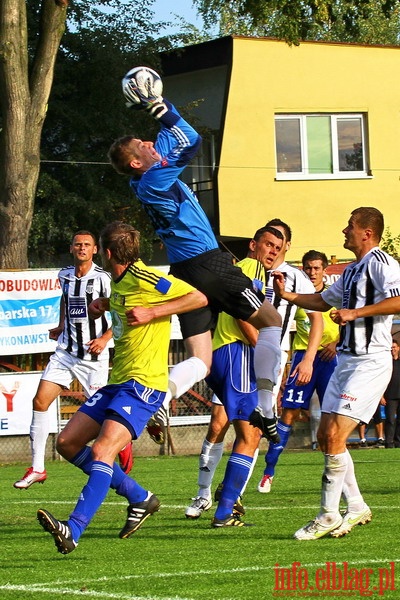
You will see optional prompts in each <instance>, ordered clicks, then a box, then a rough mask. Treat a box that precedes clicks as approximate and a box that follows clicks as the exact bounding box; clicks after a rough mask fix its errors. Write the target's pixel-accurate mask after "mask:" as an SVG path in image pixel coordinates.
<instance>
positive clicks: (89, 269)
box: [14, 230, 132, 489]
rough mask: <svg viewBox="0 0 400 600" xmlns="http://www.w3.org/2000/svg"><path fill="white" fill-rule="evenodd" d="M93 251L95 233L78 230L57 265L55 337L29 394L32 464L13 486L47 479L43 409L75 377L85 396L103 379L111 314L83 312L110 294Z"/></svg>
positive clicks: (46, 427)
mask: <svg viewBox="0 0 400 600" xmlns="http://www.w3.org/2000/svg"><path fill="white" fill-rule="evenodd" d="M96 252H97V245H96V240H95V237H94V235H93V234H92V233H90V231H85V230H80V231H78V232H77V233H76V234H75V235H74V237H73V239H72V242H71V246H70V253H71V254H72V256H73V263H74V264H73V265H71V266H68V267H65V268H62V269H61V270H60V272H59V274H58V279H59V282H60V288H61V306H60V320H59V325H58V327H55V328H54V329H51V330H50V331H49V337H50V339H52V340H56V341H57V348H56V350H55V352H54V354H52V356H51V357H50V360H49V363H48V364H47V366H46V369H45V370H44V372H43V374H42V377H41V379H40V383H39V386H38V389H37V391H36V394H35V396H34V398H33V401H32V402H33V413H32V423H31V426H30V439H31V451H32V465H31V467H29V468H28V469H27V470H26V472H25V474H24V475H23V477H22V478H21V479H19V480H18V481H16V482H15V483H14V487H15V488H17V489H27V488H29V487H30V486H31V485H32V484H34V483H43V482H44V481H45V480H46V479H47V473H46V470H45V465H44V459H45V450H46V442H47V438H48V436H49V416H48V409H49V406H50V404H51V403H52V402H54V400H55V399H56V398H57V396H59V394H60V393H61V392H62V390H65V389H69V387H70V385H71V383H72V381H73V380H74V379H77V380H78V381H79V382H80V383H81V385H82V387H83V391H84V394H85V397H86V398H89V397H90V396H92V395H93V394H94V393H95V392H96V391H97V390H98V389H100V388H101V387H103V386H104V385H105V384H106V383H107V379H108V369H109V356H110V352H109V348H110V345H112V341H111V338H112V330H111V318H110V317H106V316H105V317H104V318H102V319H99V320H97V321H95V320H93V319H91V318H90V317H89V315H88V306H89V304H90V303H91V302H92V300H94V299H96V298H99V297H103V296H105V297H108V296H109V295H110V285H111V278H110V275H109V273H106V272H105V271H104V270H103V269H102V268H101V267H99V266H98V265H96V264H95V263H94V262H93V256H94V254H96ZM124 461H125V462H126V465H125V468H126V469H127V470H129V469H130V467H131V466H132V451H131V446H129V447H128V448H127V451H126V452H125V454H124Z"/></svg>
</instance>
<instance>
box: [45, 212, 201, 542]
mask: <svg viewBox="0 0 400 600" xmlns="http://www.w3.org/2000/svg"><path fill="white" fill-rule="evenodd" d="M100 254H101V257H102V261H103V266H104V268H105V269H106V270H108V271H110V273H111V277H112V282H111V296H110V298H101V299H100V298H99V299H97V300H96V301H94V302H93V303H92V304H91V305H90V311H91V314H92V316H93V317H101V316H102V315H103V314H104V312H105V311H107V310H110V311H111V317H112V329H113V336H114V341H115V358H114V364H113V368H112V371H111V376H110V380H109V383H108V384H107V385H106V386H105V387H103V388H101V389H100V390H99V391H98V392H97V393H96V394H94V395H93V396H92V397H91V398H89V399H88V400H87V401H86V402H85V404H83V405H82V406H81V408H80V409H79V410H78V411H77V412H76V413H75V415H74V416H73V417H72V419H71V420H70V421H69V422H68V424H67V425H66V427H65V429H64V430H63V431H62V432H61V433H60V435H59V436H58V439H57V450H58V452H59V453H60V454H61V455H62V456H63V457H64V458H66V459H67V460H68V461H70V462H71V463H72V464H74V465H76V466H77V467H79V468H80V469H82V470H83V471H84V472H85V473H86V474H87V475H89V479H88V482H87V484H86V485H85V486H84V488H83V490H82V492H81V494H80V497H79V500H78V502H77V504H76V506H75V509H74V511H73V512H72V513H71V515H70V516H69V519H68V521H59V520H58V519H56V518H55V517H53V516H52V515H51V514H50V513H49V512H48V511H46V510H43V509H40V510H39V511H38V514H37V516H38V520H39V523H40V524H41V526H42V527H43V529H45V531H48V532H49V533H50V534H51V535H52V536H53V538H54V540H55V544H56V546H57V549H58V551H59V552H61V553H62V554H68V553H69V552H72V551H73V550H74V549H75V548H76V546H77V544H78V540H79V538H80V536H81V535H82V533H83V532H84V530H85V529H86V527H87V526H88V525H89V523H90V521H91V520H92V518H93V516H94V514H95V513H96V511H97V510H98V508H99V507H100V505H101V504H102V502H103V500H104V499H105V497H106V495H107V492H108V490H109V488H110V487H111V488H113V489H115V491H116V493H117V494H119V495H121V496H124V497H125V498H126V499H127V500H128V502H129V506H128V516H127V521H126V523H125V526H124V527H123V528H122V530H121V531H120V533H119V537H120V538H127V537H129V536H130V535H131V534H132V533H134V532H135V531H137V529H139V527H140V526H141V525H142V523H143V522H144V520H145V519H146V518H147V517H149V516H150V515H152V514H153V513H154V512H156V511H157V510H158V508H159V506H160V502H159V500H158V498H157V497H156V496H155V495H154V494H152V493H151V492H149V491H147V490H145V489H144V488H142V487H141V486H140V485H139V484H138V483H137V482H136V481H135V480H134V479H132V478H130V477H128V476H127V475H126V474H125V473H124V472H123V471H122V470H121V468H120V467H119V466H118V465H117V464H116V463H115V456H116V455H117V454H118V452H119V451H120V450H121V448H123V447H124V446H125V445H126V444H127V443H129V442H130V441H131V440H132V439H137V438H138V437H139V436H140V434H141V433H142V431H143V429H144V427H145V426H146V423H147V422H148V420H149V418H150V417H151V415H152V414H154V413H155V412H156V410H157V409H158V408H159V407H160V406H161V404H162V402H163V400H164V398H165V393H166V391H167V388H168V347H169V340H170V316H171V315H172V314H174V313H175V314H180V313H186V312H190V311H191V310H194V309H197V308H201V307H203V306H206V304H207V299H206V297H205V296H204V295H203V294H202V293H201V292H198V291H197V290H195V289H194V288H193V287H192V286H190V285H189V284H187V283H185V282H183V281H181V280H179V279H176V278H174V277H172V276H168V275H164V273H161V272H160V271H157V270H156V269H153V268H151V267H146V265H145V264H144V263H143V262H142V261H141V260H140V259H139V232H138V231H136V230H135V229H134V228H133V227H132V226H131V225H128V224H126V223H122V222H118V221H117V222H114V223H111V224H110V225H108V226H107V227H105V229H104V230H103V231H102V233H101V234H100ZM92 440H94V443H93V446H92V447H91V448H90V447H89V446H88V445H87V444H88V443H89V442H90V441H92Z"/></svg>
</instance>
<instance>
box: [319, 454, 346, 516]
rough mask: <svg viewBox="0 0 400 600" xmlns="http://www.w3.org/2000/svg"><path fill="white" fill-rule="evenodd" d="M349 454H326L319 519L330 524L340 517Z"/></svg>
mask: <svg viewBox="0 0 400 600" xmlns="http://www.w3.org/2000/svg"><path fill="white" fill-rule="evenodd" d="M347 463H348V454H347V453H346V452H343V453H341V454H325V469H324V473H323V475H322V494H321V512H320V514H319V517H322V519H323V521H325V522H327V523H330V522H331V521H332V520H334V519H336V518H337V517H338V516H339V515H340V511H339V506H340V497H341V495H342V490H343V482H344V478H345V476H346V471H347Z"/></svg>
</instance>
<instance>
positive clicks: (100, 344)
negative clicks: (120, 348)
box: [87, 327, 112, 354]
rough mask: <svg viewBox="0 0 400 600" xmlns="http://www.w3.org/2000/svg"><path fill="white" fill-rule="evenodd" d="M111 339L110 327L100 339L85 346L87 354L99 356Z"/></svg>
mask: <svg viewBox="0 0 400 600" xmlns="http://www.w3.org/2000/svg"><path fill="white" fill-rule="evenodd" d="M111 338H112V328H111V327H110V328H109V329H107V331H106V332H105V333H103V335H101V336H100V337H98V338H94V339H93V340H90V342H89V343H88V344H87V346H88V352H90V354H101V352H103V350H104V348H105V347H106V346H107V344H108V342H109V341H110V339H111Z"/></svg>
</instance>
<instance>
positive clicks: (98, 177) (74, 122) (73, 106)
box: [29, 0, 198, 266]
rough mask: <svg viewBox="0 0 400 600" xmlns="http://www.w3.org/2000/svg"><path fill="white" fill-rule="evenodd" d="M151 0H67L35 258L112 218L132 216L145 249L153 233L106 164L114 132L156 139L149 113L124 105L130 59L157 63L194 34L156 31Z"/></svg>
mask: <svg viewBox="0 0 400 600" xmlns="http://www.w3.org/2000/svg"><path fill="white" fill-rule="evenodd" d="M152 4H153V0H140V1H137V2H135V4H134V10H133V5H132V2H130V1H127V0H109V1H108V2H103V3H102V4H101V5H93V3H91V2H88V1H86V0H76V1H75V2H74V5H73V6H72V7H71V10H70V12H69V17H68V20H67V31H66V32H65V34H64V36H63V38H62V42H61V46H60V50H59V53H58V57H57V63H56V69H55V77H54V84H53V88H52V93H51V97H50V101H49V107H48V113H47V118H46V122H45V125H44V128H43V136H42V148H41V151H42V165H41V176H40V179H39V184H38V188H37V195H36V205H35V213H34V217H33V222H32V229H31V234H30V238H29V258H30V264H31V265H32V266H37V265H41V266H45V265H54V264H57V262H58V261H57V257H59V256H60V255H62V254H63V253H65V251H66V249H68V246H69V243H70V240H71V238H72V235H73V233H74V231H76V230H78V229H81V228H84V229H89V230H91V231H93V233H95V234H96V235H97V234H98V233H99V231H100V230H101V228H102V227H103V226H104V225H105V224H106V223H108V222H110V221H111V220H115V219H123V220H129V221H130V222H132V223H134V224H135V226H136V227H137V228H138V229H139V230H140V231H141V233H142V252H143V255H144V256H145V257H149V256H150V255H151V251H152V244H153V241H154V233H153V231H152V228H151V226H150V224H149V221H148V219H147V217H146V216H145V215H144V213H143V211H142V209H141V208H140V207H139V205H138V203H136V202H135V201H134V197H133V194H132V192H131V191H130V190H129V186H128V179H127V178H125V177H121V176H120V175H117V174H116V173H115V172H114V170H113V169H112V167H111V166H110V165H109V164H108V160H107V151H108V148H109V146H110V145H111V143H112V142H113V140H114V139H116V138H117V137H119V136H121V135H125V134H128V133H133V134H135V135H136V136H138V137H140V138H144V139H147V138H149V139H153V138H154V137H155V135H156V132H157V127H156V125H155V124H154V121H153V120H152V119H151V118H150V117H148V116H147V115H146V114H144V115H142V114H141V115H140V118H139V115H138V114H136V113H135V111H132V110H128V109H127V108H126V107H125V104H124V99H123V96H122V92H121V78H122V77H123V75H124V74H125V73H126V72H127V71H128V70H129V69H130V68H131V67H133V66H136V65H138V64H145V65H148V66H150V67H153V68H155V69H156V70H160V69H159V67H160V65H159V62H158V53H159V52H160V51H162V50H167V49H170V48H171V47H172V45H178V44H179V45H183V44H186V43H189V42H190V41H193V40H195V39H198V32H196V31H195V30H193V29H187V28H186V29H185V31H184V33H183V34H182V35H176V36H173V37H169V38H165V37H162V36H160V32H161V29H162V26H163V25H164V23H161V22H160V23H156V24H155V23H154V14H153V12H152V10H151V5H152Z"/></svg>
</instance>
